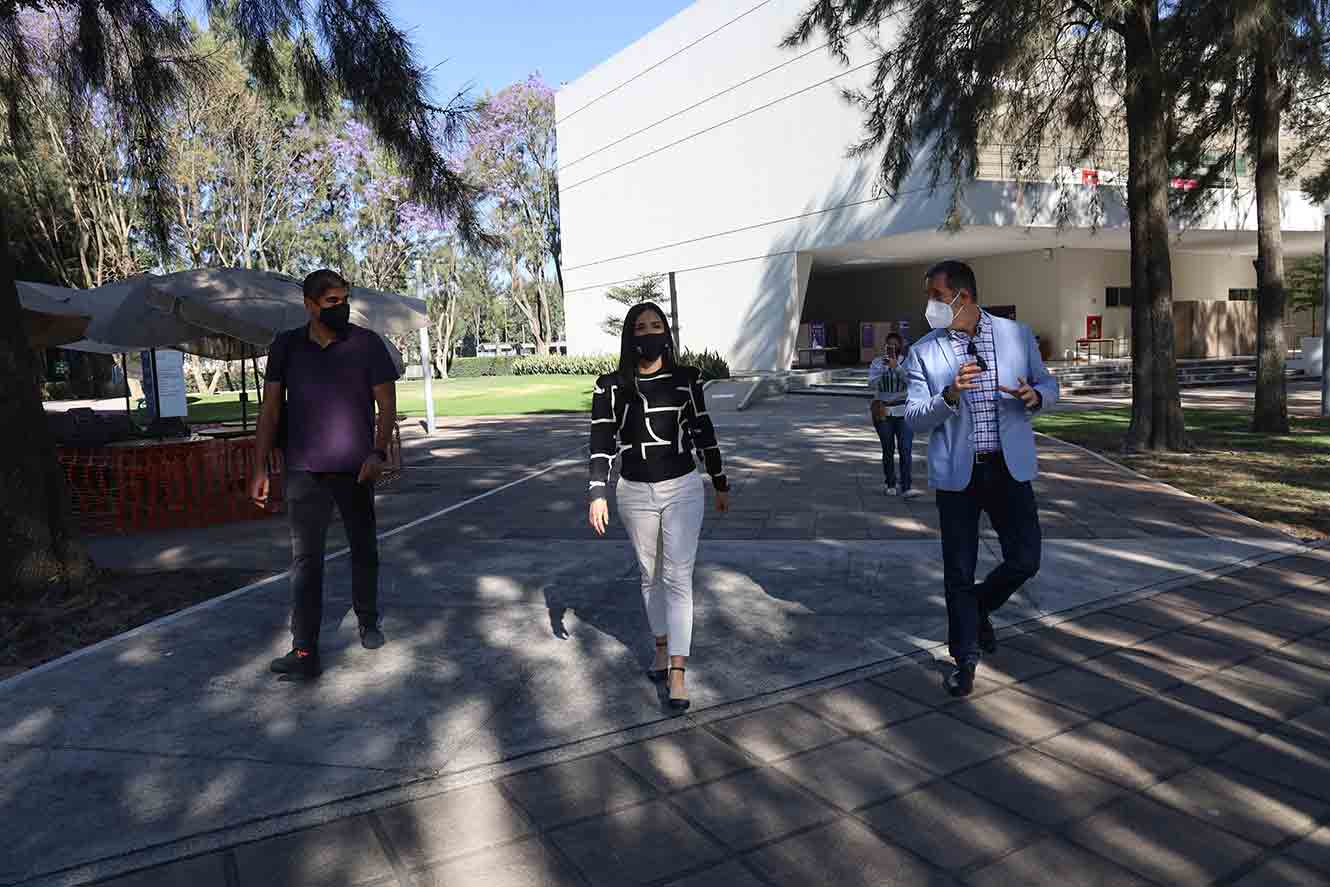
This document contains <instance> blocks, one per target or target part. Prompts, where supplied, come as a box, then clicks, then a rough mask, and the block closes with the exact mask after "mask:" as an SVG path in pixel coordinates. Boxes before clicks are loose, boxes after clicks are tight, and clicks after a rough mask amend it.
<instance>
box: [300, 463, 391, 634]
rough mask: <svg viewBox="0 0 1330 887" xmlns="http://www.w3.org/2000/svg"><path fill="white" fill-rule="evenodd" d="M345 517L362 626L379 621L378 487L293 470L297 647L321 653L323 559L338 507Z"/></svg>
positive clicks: (347, 477)
mask: <svg viewBox="0 0 1330 887" xmlns="http://www.w3.org/2000/svg"><path fill="white" fill-rule="evenodd" d="M334 505H336V506H337V510H338V511H340V512H341V514H342V526H343V528H344V529H345V530H346V537H347V542H348V543H349V544H350V548H351V601H352V606H353V607H354V608H355V611H356V616H357V617H358V618H359V620H360V624H361V625H375V624H377V623H378V598H379V539H378V535H377V533H376V526H377V522H376V521H375V516H374V486H373V485H372V484H361V483H356V476H355V475H354V474H335V473H318V474H315V473H312V472H309V471H290V472H288V473H287V476H286V511H287V516H288V517H289V519H290V523H291V635H292V638H293V639H294V642H295V643H294V646H295V647H297V648H299V649H302V650H317V649H318V647H319V626H320V625H321V624H322V622H323V556H324V553H325V551H326V550H327V542H328V524H329V523H330V522H331V521H332V510H333V506H334Z"/></svg>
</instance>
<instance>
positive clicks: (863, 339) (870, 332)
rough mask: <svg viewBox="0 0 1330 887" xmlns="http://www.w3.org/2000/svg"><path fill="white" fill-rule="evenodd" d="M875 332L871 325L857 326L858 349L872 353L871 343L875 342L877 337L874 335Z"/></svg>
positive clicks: (862, 324)
mask: <svg viewBox="0 0 1330 887" xmlns="http://www.w3.org/2000/svg"><path fill="white" fill-rule="evenodd" d="M875 332H876V327H875V326H874V325H873V324H871V323H861V324H859V347H860V348H863V349H864V350H865V351H872V350H873V343H874V342H876V341H877V336H876V335H874V333H875Z"/></svg>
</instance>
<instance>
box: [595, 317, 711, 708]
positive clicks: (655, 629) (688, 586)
mask: <svg viewBox="0 0 1330 887" xmlns="http://www.w3.org/2000/svg"><path fill="white" fill-rule="evenodd" d="M701 375H702V374H701V372H700V371H698V370H697V369H696V368H694V367H690V366H684V365H682V364H679V363H677V362H676V361H675V358H674V339H673V337H672V336H671V334H670V328H669V324H668V323H667V322H666V320H665V312H663V311H661V310H660V308H659V307H658V306H656V305H654V304H652V303H650V302H646V303H643V304H641V305H636V306H634V307H633V308H632V309H631V310H629V312H628V316H627V317H626V318H624V322H623V339H622V341H621V343H620V349H619V368H618V370H616V371H615V372H613V373H608V374H606V375H604V376H601V377H600V378H599V379H597V380H596V390H595V395H594V397H593V398H592V401H591V465H590V475H591V485H590V490H589V493H588V494H589V496H590V499H591V502H590V506H589V513H588V517H589V520H590V522H591V526H592V528H593V529H594V530H595V531H596V532H597V533H599V534H600V535H602V536H603V535H605V528H606V526H607V525H608V524H609V519H610V510H609V505H608V504H607V502H606V494H607V492H608V485H609V476H610V467H611V465H612V464H613V462H614V460H615V459H616V458H618V459H619V460H620V463H619V474H620V477H619V482H618V484H617V485H616V486H615V488H614V496H615V501H616V503H617V506H618V512H619V517H620V518H621V519H622V520H623V523H624V528H625V529H626V530H627V531H628V537H629V539H631V540H632V543H633V550H634V551H635V552H636V554H637V562H638V566H639V567H640V569H641V573H642V597H643V599H644V601H645V603H646V610H647V618H648V620H649V621H650V623H651V631H652V633H653V634H655V636H656V659H655V662H654V663H653V665H652V667H651V669H650V670H649V671H648V672H647V674H648V675H649V676H650V677H651V679H652V680H655V681H665V680H667V679H668V684H669V700H670V707H671V708H672V709H674V710H676V711H683V710H685V709H687V708H688V706H689V701H688V690H687V688H686V686H685V684H684V671H685V668H684V666H685V664H686V663H687V661H688V654H689V652H690V648H691V645H692V637H693V564H694V562H695V561H696V559H697V543H698V537H699V536H700V534H701V532H702V513H703V510H704V508H705V505H706V492H705V491H704V489H703V487H702V476H701V475H700V474H698V472H697V461H696V459H697V457H698V456H700V457H701V458H702V460H703V463H704V464H705V465H706V470H707V474H709V475H711V483H712V486H713V487H714V488H715V490H716V510H717V511H720V512H725V511H728V510H729V507H730V498H729V484H728V483H727V481H726V479H725V472H724V469H723V468H722V466H721V459H720V446H719V445H718V444H717V443H716V430H715V428H714V427H713V426H712V424H711V418H710V417H709V416H708V415H707V406H706V401H705V399H704V398H703V395H702V378H701Z"/></svg>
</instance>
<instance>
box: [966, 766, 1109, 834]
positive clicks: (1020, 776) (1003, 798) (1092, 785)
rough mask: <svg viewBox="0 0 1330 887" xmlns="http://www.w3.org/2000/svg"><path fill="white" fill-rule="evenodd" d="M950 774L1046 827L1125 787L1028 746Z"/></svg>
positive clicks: (1106, 799)
mask: <svg viewBox="0 0 1330 887" xmlns="http://www.w3.org/2000/svg"><path fill="white" fill-rule="evenodd" d="M951 779H952V781H953V782H955V783H957V784H958V785H962V786H964V787H966V788H968V789H969V790H970V791H972V792H974V793H975V794H978V795H982V796H983V797H985V798H988V799H989V800H990V801H993V802H995V803H997V804H1000V805H1001V806H1003V807H1006V808H1007V809H1008V810H1012V811H1015V812H1016V813H1019V814H1020V815H1021V816H1023V817H1025V818H1026V819H1029V820H1030V821H1032V822H1037V823H1039V824H1040V825H1044V826H1048V827H1050V828H1051V827H1053V826H1058V825H1061V824H1063V823H1065V822H1069V821H1071V820H1073V819H1080V818H1081V817H1083V816H1086V815H1088V814H1089V813H1090V812H1091V811H1093V810H1095V809H1097V808H1099V807H1102V806H1103V805H1104V804H1106V803H1108V802H1109V801H1111V800H1112V799H1113V798H1116V797H1118V796H1119V795H1121V794H1122V793H1123V791H1125V789H1123V788H1122V787H1121V786H1119V785H1115V784H1113V783H1111V782H1108V781H1106V780H1103V779H1100V778H1099V777H1097V776H1092V775H1090V774H1089V773H1086V772H1085V771H1084V770H1078V769H1077V768H1075V767H1072V766H1069V765H1067V764H1064V763H1062V762H1061V761H1059V760H1057V759H1056V758H1051V757H1049V756H1048V755H1045V754H1041V753H1040V752H1038V751H1035V750H1034V749H1022V750H1021V751H1018V752H1016V753H1015V754H1010V755H1007V756H1005V757H1001V758H997V759H995V760H992V761H989V762H987V763H985V764H980V765H979V766H977V767H974V768H973V769H970V770H966V771H964V772H963V773H957V774H955V775H953V776H952V777H951Z"/></svg>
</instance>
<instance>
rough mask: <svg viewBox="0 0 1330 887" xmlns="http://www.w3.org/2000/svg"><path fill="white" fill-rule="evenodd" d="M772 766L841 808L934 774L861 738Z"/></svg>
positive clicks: (854, 806) (901, 789)
mask: <svg viewBox="0 0 1330 887" xmlns="http://www.w3.org/2000/svg"><path fill="white" fill-rule="evenodd" d="M775 766H776V768H777V769H779V770H780V771H781V772H783V773H785V774H786V775H788V776H790V777H791V778H792V779H795V780H797V781H798V782H799V783H801V784H802V785H803V786H804V787H805V788H807V789H809V790H810V791H812V792H814V793H816V794H817V795H819V796H820V797H823V798H825V799H827V800H828V801H830V802H831V803H833V804H835V805H836V806H837V807H840V808H841V809H843V810H856V809H858V808H860V807H863V806H866V805H868V804H873V803H876V802H878V801H883V800H886V799H887V798H893V797H895V796H897V795H901V794H904V793H905V792H909V791H913V790H914V789H916V788H918V787H919V786H921V785H923V784H924V783H927V782H930V781H931V780H933V779H934V778H935V777H934V776H933V775H932V774H931V773H929V772H928V771H927V770H924V769H923V768H922V767H919V766H918V765H916V764H912V763H910V762H909V761H907V760H905V759H904V758H899V757H896V756H895V755H891V754H888V753H887V752H885V751H883V750H882V749H880V748H878V747H877V746H876V745H873V744H871V743H868V742H865V741H863V740H861V739H851V740H849V741H848V742H840V743H836V744H835V745H829V746H826V747H824V748H820V749H818V750H816V751H811V752H808V753H807V754H802V755H796V756H795V757H793V758H786V759H785V760H784V761H781V762H780V763H779V764H776V765H775Z"/></svg>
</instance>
